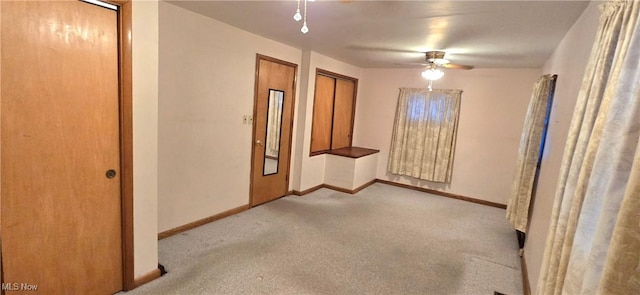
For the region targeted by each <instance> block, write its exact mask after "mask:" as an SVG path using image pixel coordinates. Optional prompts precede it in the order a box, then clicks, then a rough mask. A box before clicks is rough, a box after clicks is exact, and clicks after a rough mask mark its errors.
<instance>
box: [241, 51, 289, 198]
mask: <svg viewBox="0 0 640 295" xmlns="http://www.w3.org/2000/svg"><path fill="white" fill-rule="evenodd" d="M256 67H257V77H256V90H255V99H254V114H253V115H254V116H253V117H254V120H253V148H252V151H253V152H252V154H253V156H252V161H251V162H252V164H251V165H252V169H251V171H252V172H251V173H252V177H251V205H252V206H256V205H259V204H262V203H265V202H268V201H271V200H274V199H277V198H279V197H282V196H284V195H286V194H287V191H288V189H289V162H290V158H291V129H292V126H293V105H294V98H295V95H294V94H295V76H296V69H297V65H295V64H291V63H288V62H285V61H280V60H277V59H274V58H270V57H266V56H262V55H258V57H257V65H256Z"/></svg>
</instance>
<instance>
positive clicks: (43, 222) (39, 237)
mask: <svg viewBox="0 0 640 295" xmlns="http://www.w3.org/2000/svg"><path fill="white" fill-rule="evenodd" d="M1 5H2V9H1V13H2V15H1V20H2V21H1V26H2V27H1V34H2V37H1V38H2V53H1V76H2V82H1V104H0V107H1V108H0V109H1V112H0V114H1V124H2V125H1V138H2V142H1V149H0V151H1V153H2V154H1V172H2V174H1V177H0V178H1V203H2V206H1V207H2V208H1V210H2V215H1V216H2V220H1V232H2V263H3V283H20V285H9V288H12V287H16V286H17V289H18V290H17V292H8V293H9V294H21V293H25V294H33V292H29V289H33V288H34V287H36V288H37V291H38V292H39V293H41V294H113V293H115V292H117V291H119V290H121V289H122V242H121V241H122V231H121V198H120V167H119V166H120V156H119V155H120V148H119V146H120V145H119V136H120V135H119V111H118V108H119V105H118V99H119V97H118V91H119V90H118V87H119V86H118V83H119V82H118V27H117V21H118V16H117V12H116V11H114V10H110V9H107V8H103V7H100V6H96V5H92V4H88V3H84V2H80V1H59V2H58V1H56V2H50V1H2V2H1ZM109 170H112V171H110V172H107V171H109ZM29 286H30V287H29ZM5 287H7V285H5ZM12 289H13V290H15V288H12Z"/></svg>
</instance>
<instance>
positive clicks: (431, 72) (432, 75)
mask: <svg viewBox="0 0 640 295" xmlns="http://www.w3.org/2000/svg"><path fill="white" fill-rule="evenodd" d="M443 76H444V72H443V71H441V70H439V69H428V70H426V71H424V72H422V78H425V79H427V80H438V79H440V78H442V77H443Z"/></svg>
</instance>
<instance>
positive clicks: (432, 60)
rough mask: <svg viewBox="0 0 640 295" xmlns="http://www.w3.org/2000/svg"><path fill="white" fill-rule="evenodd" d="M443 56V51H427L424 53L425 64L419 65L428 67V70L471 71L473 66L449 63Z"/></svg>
mask: <svg viewBox="0 0 640 295" xmlns="http://www.w3.org/2000/svg"><path fill="white" fill-rule="evenodd" d="M444 55H445V52H444V51H427V52H425V61H426V63H421V64H419V65H423V66H429V67H430V68H436V67H441V68H445V69H456V70H471V69H473V66H469V65H461V64H454V63H451V62H450V61H449V60H448V59H445V58H444Z"/></svg>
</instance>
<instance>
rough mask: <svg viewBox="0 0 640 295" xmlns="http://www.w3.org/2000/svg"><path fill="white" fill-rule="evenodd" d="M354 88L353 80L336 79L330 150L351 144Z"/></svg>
mask: <svg viewBox="0 0 640 295" xmlns="http://www.w3.org/2000/svg"><path fill="white" fill-rule="evenodd" d="M355 90H356V88H355V82H353V81H350V80H343V79H336V95H335V102H334V111H333V133H332V138H331V149H332V150H335V149H339V148H344V147H350V146H351V132H352V129H353V107H354V105H355V104H354V103H353V100H354V99H355Z"/></svg>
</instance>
